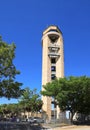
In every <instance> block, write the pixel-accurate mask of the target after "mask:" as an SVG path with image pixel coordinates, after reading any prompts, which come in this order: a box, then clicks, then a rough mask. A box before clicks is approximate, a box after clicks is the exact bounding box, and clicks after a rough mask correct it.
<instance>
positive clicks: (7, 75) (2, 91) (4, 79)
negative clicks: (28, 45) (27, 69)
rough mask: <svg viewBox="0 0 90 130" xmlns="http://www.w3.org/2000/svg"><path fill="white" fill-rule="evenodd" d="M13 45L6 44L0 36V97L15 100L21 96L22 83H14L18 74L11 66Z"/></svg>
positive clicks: (13, 55)
mask: <svg viewBox="0 0 90 130" xmlns="http://www.w3.org/2000/svg"><path fill="white" fill-rule="evenodd" d="M15 48H16V46H15V44H14V43H12V44H10V45H9V44H7V43H6V42H4V41H2V38H1V36H0V97H6V98H17V97H18V96H20V94H21V89H20V86H21V85H22V83H19V82H17V81H15V76H16V75H17V74H20V72H19V71H17V70H16V67H15V65H14V64H13V59H14V58H15Z"/></svg>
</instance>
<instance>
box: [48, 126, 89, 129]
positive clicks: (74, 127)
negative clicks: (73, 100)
mask: <svg viewBox="0 0 90 130" xmlns="http://www.w3.org/2000/svg"><path fill="white" fill-rule="evenodd" d="M50 130H90V126H74V125H73V126H65V127H56V128H51V129H50Z"/></svg>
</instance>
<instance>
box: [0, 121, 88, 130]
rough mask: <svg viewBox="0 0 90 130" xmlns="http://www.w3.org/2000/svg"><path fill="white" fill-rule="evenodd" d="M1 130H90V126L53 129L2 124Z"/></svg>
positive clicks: (24, 124)
mask: <svg viewBox="0 0 90 130" xmlns="http://www.w3.org/2000/svg"><path fill="white" fill-rule="evenodd" d="M0 130H90V126H75V125H71V126H60V127H51V126H47V125H45V124H44V125H43V126H40V125H37V124H34V125H31V124H29V123H10V122H0Z"/></svg>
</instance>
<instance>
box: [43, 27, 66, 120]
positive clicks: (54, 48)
mask: <svg viewBox="0 0 90 130" xmlns="http://www.w3.org/2000/svg"><path fill="white" fill-rule="evenodd" d="M61 77H64V49H63V37H62V32H61V31H60V29H59V28H58V27H57V26H53V25H51V26H49V27H48V28H47V29H46V30H44V31H43V36H42V90H43V89H44V88H43V85H45V84H46V83H48V82H51V81H52V80H54V79H55V78H61ZM42 100H43V103H44V104H43V108H42V109H43V110H44V111H45V112H46V114H47V115H48V119H49V120H50V119H51V117H52V105H51V104H52V98H50V97H47V96H42ZM55 109H56V118H58V116H59V113H60V109H59V107H58V106H57V107H56V108H55Z"/></svg>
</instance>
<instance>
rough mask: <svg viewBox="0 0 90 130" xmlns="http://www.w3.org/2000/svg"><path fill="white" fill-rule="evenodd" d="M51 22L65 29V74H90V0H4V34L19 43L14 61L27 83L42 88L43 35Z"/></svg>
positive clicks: (0, 25) (0, 2)
mask: <svg viewBox="0 0 90 130" xmlns="http://www.w3.org/2000/svg"><path fill="white" fill-rule="evenodd" d="M49 25H57V26H58V27H59V28H60V30H61V31H62V33H63V38H64V57H65V59H64V60H65V61H64V62H65V76H70V75H73V76H81V75H87V76H90V0H0V35H2V37H3V40H4V41H6V42H7V43H12V42H14V43H15V44H16V57H15V60H14V63H15V66H16V68H17V70H20V71H21V74H20V75H18V76H17V80H18V81H19V82H22V83H23V87H27V86H28V87H30V88H31V89H33V88H37V90H38V91H40V90H41V80H42V79H41V78H42V44H41V38H42V32H43V31H44V29H46V28H47V27H48V26H49ZM14 101H15V100H10V101H8V100H6V99H4V100H3V99H0V104H1V103H6V102H14Z"/></svg>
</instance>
